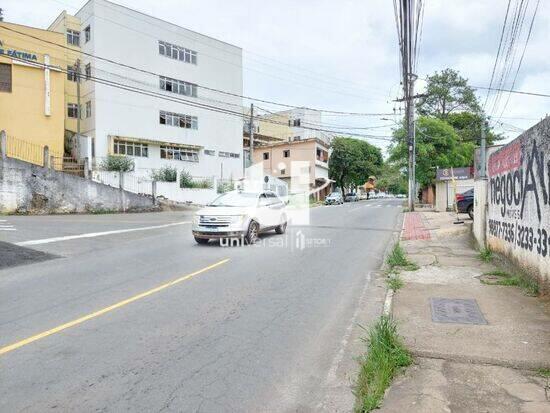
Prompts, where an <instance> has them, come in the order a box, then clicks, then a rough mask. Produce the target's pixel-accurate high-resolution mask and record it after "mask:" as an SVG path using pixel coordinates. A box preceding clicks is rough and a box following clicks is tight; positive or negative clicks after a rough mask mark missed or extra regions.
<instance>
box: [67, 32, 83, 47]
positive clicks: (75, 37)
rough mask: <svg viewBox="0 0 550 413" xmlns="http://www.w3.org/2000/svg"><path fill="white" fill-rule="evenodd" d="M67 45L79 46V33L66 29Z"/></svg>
mask: <svg viewBox="0 0 550 413" xmlns="http://www.w3.org/2000/svg"><path fill="white" fill-rule="evenodd" d="M67 43H68V44H72V45H73V46H80V32H77V31H76V30H71V29H67Z"/></svg>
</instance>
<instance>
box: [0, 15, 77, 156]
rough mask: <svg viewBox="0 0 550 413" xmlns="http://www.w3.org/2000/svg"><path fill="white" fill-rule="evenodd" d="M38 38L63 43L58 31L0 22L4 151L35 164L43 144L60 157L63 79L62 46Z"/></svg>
mask: <svg viewBox="0 0 550 413" xmlns="http://www.w3.org/2000/svg"><path fill="white" fill-rule="evenodd" d="M31 36H32V37H31ZM38 39H42V40H46V41H48V42H53V43H59V44H65V41H66V39H65V35H64V34H61V33H55V32H52V31H48V30H42V29H37V28H33V27H28V26H22V25H18V24H13V23H6V22H0V42H1V44H0V130H5V131H6V134H7V135H8V155H9V154H10V152H12V154H13V155H17V154H19V155H21V156H14V157H19V158H21V159H23V157H24V156H23V155H25V154H27V155H26V156H27V157H29V158H33V159H24V160H28V161H29V162H35V163H40V162H37V160H36V159H35V158H36V157H37V156H38V157H40V156H41V155H40V152H41V148H42V147H44V146H48V148H49V150H50V153H51V154H53V155H54V156H63V151H64V130H65V114H66V106H65V81H66V79H67V75H66V74H65V73H64V72H63V71H62V70H60V69H62V68H64V67H65V64H64V62H65V60H66V57H65V54H64V52H63V49H62V48H60V47H57V46H54V45H52V44H48V43H46V42H43V41H40V40H38ZM46 66H47V67H46ZM15 152H17V154H16V153H15Z"/></svg>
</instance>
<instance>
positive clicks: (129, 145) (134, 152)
mask: <svg viewBox="0 0 550 413" xmlns="http://www.w3.org/2000/svg"><path fill="white" fill-rule="evenodd" d="M113 149H114V152H115V155H128V156H139V157H142V158H147V156H148V155H149V147H148V146H147V144H146V143H138V142H129V141H124V140H121V139H115V141H114V148H113Z"/></svg>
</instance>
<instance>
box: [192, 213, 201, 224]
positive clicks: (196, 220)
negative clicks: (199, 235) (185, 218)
mask: <svg viewBox="0 0 550 413" xmlns="http://www.w3.org/2000/svg"><path fill="white" fill-rule="evenodd" d="M200 221H201V216H200V215H195V216H194V217H193V224H194V225H199V223H200Z"/></svg>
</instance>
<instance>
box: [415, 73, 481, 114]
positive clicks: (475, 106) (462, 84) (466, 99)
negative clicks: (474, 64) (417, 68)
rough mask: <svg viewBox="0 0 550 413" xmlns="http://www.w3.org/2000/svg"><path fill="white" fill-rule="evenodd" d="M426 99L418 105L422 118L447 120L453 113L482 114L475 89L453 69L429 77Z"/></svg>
mask: <svg viewBox="0 0 550 413" xmlns="http://www.w3.org/2000/svg"><path fill="white" fill-rule="evenodd" d="M424 95H426V96H424V97H422V98H420V99H419V101H418V104H417V105H416V107H417V110H418V113H419V114H420V115H422V116H433V117H436V118H440V119H447V118H448V116H449V115H450V114H452V113H457V112H465V111H466V112H471V113H475V114H480V113H481V107H480V105H479V102H478V100H477V97H476V95H475V92H474V89H473V88H472V87H470V86H468V80H467V79H465V78H463V77H462V76H460V74H459V73H458V72H457V71H456V70H453V69H445V70H443V71H442V72H441V73H439V72H435V74H433V75H432V76H428V79H427V85H426V91H425V93H424Z"/></svg>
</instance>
